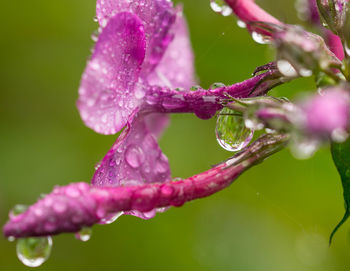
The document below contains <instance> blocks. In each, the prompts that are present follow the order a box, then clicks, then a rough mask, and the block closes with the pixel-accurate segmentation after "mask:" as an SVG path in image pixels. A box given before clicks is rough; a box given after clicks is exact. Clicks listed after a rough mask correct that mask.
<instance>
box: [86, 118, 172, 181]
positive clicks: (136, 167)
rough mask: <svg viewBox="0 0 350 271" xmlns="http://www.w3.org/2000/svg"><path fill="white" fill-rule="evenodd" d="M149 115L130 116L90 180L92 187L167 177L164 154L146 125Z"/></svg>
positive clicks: (166, 164)
mask: <svg viewBox="0 0 350 271" xmlns="http://www.w3.org/2000/svg"><path fill="white" fill-rule="evenodd" d="M152 117H153V116H152V115H145V116H144V115H137V113H136V115H134V114H133V115H132V116H131V117H130V122H129V123H128V125H127V127H126V128H125V130H124V131H123V132H122V134H121V135H120V136H119V138H118V139H117V141H116V142H115V143H114V145H113V146H112V148H111V150H110V151H109V152H108V153H107V155H106V156H105V157H104V158H103V160H102V162H101V165H100V166H99V168H98V169H97V170H96V172H95V175H94V177H93V179H92V184H93V185H95V186H129V185H137V184H143V183H154V182H159V183H161V182H165V181H168V180H170V168H169V164H168V159H167V157H166V156H165V155H164V154H163V153H162V151H161V149H160V148H159V146H158V143H157V140H156V136H155V134H154V133H153V132H151V130H150V128H151V127H148V120H149V118H152Z"/></svg>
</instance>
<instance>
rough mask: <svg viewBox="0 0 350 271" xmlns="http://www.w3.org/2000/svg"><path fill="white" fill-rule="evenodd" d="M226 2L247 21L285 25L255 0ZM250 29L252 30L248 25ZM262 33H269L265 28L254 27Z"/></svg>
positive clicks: (239, 16) (240, 17) (227, 0)
mask: <svg viewBox="0 0 350 271" xmlns="http://www.w3.org/2000/svg"><path fill="white" fill-rule="evenodd" d="M225 1H226V3H227V4H228V5H229V6H230V7H231V8H232V10H233V12H234V13H235V14H236V16H237V17H238V18H239V19H240V20H241V21H243V22H245V23H248V24H249V23H252V22H265V23H271V24H277V25H283V23H282V22H280V21H279V20H278V19H276V18H275V17H273V16H272V15H270V14H269V13H267V12H266V11H265V10H263V9H262V8H261V7H259V6H258V5H257V4H256V3H255V2H254V0H225ZM248 30H249V31H252V29H250V27H249V25H248ZM254 31H257V32H259V33H261V34H267V33H266V31H265V30H262V29H259V28H257V29H254Z"/></svg>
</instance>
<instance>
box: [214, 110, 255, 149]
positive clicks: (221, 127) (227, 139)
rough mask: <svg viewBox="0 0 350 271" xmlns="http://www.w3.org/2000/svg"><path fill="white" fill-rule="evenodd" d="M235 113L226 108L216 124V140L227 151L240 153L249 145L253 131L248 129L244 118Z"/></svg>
mask: <svg viewBox="0 0 350 271" xmlns="http://www.w3.org/2000/svg"><path fill="white" fill-rule="evenodd" d="M233 113H235V111H233V110H231V109H228V108H224V109H222V110H221V112H220V115H219V116H218V119H217V122H216V139H217V141H218V143H219V144H220V146H221V147H223V148H224V149H225V150H227V151H239V150H241V149H243V148H244V147H245V146H247V145H248V144H249V142H250V141H251V139H252V137H253V134H254V132H253V130H250V129H247V128H246V127H245V124H244V119H243V117H242V116H235V115H232V114H233Z"/></svg>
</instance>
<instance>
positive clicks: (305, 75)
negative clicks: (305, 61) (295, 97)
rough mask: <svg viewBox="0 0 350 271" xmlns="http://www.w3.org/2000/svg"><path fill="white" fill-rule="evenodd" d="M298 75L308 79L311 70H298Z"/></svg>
mask: <svg viewBox="0 0 350 271" xmlns="http://www.w3.org/2000/svg"><path fill="white" fill-rule="evenodd" d="M299 74H300V75H301V76H302V77H310V76H311V75H312V70H309V69H305V68H301V69H299Z"/></svg>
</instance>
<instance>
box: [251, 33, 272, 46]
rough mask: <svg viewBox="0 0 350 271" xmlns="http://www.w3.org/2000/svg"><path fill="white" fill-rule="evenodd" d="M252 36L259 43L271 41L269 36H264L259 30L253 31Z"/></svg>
mask: <svg viewBox="0 0 350 271" xmlns="http://www.w3.org/2000/svg"><path fill="white" fill-rule="evenodd" d="M252 38H253V40H254V41H255V42H256V43H259V44H268V43H270V38H269V37H267V36H264V35H262V34H260V33H258V32H252Z"/></svg>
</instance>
